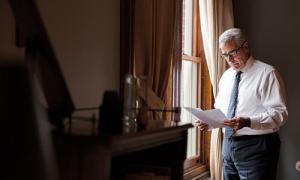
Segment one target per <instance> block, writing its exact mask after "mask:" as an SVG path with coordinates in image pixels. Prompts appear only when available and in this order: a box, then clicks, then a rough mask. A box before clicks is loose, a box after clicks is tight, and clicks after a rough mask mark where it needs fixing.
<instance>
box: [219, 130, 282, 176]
mask: <svg viewBox="0 0 300 180" xmlns="http://www.w3.org/2000/svg"><path fill="white" fill-rule="evenodd" d="M279 150H280V139H279V135H278V134H277V133H272V134H267V135H256V136H240V137H230V138H224V140H223V150H222V156H223V176H224V180H236V179H238V180H276V170H277V162H278V158H279Z"/></svg>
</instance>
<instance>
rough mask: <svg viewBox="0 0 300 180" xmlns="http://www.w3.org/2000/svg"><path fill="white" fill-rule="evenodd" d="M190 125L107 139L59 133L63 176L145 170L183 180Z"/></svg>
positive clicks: (90, 178)
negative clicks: (60, 134)
mask: <svg viewBox="0 0 300 180" xmlns="http://www.w3.org/2000/svg"><path fill="white" fill-rule="evenodd" d="M190 127H192V125H191V124H171V123H165V124H164V125H162V126H160V127H156V128H153V129H150V130H143V131H139V132H135V133H128V134H123V135H114V136H110V137H108V138H105V139H99V137H96V136H94V137H90V136H89V137H88V136H75V135H64V136H57V137H56V138H55V139H56V140H55V147H56V156H57V161H58V171H59V174H60V177H61V178H60V179H63V180H75V179H76V180H77V179H79V180H85V179H86V180H94V179H95V180H102V179H105V180H107V179H126V177H129V175H132V174H135V175H139V174H140V173H144V172H146V173H151V175H152V176H154V177H155V176H156V175H157V176H160V177H169V179H172V180H176V179H183V161H184V160H185V158H186V145H187V130H188V128H190ZM127 179H130V178H127ZM166 179H167V178H166Z"/></svg>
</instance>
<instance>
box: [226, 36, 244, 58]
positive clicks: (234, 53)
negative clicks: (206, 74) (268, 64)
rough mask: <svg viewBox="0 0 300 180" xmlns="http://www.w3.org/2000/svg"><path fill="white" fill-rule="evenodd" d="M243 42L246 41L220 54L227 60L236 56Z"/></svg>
mask: <svg viewBox="0 0 300 180" xmlns="http://www.w3.org/2000/svg"><path fill="white" fill-rule="evenodd" d="M245 42H246V41H244V42H243V44H242V45H240V46H239V47H238V48H236V49H233V50H231V51H229V52H228V53H223V54H222V55H221V56H222V57H223V58H224V59H226V60H228V59H229V58H233V57H236V56H237V55H238V53H239V50H240V49H241V48H242V47H243V46H244V44H245Z"/></svg>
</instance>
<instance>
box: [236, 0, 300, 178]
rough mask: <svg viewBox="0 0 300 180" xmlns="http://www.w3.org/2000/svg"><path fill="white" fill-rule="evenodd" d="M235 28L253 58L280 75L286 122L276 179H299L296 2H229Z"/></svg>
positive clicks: (299, 11)
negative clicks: (246, 38)
mask: <svg viewBox="0 0 300 180" xmlns="http://www.w3.org/2000/svg"><path fill="white" fill-rule="evenodd" d="M233 5H234V15H235V25H236V26H237V27H241V28H244V29H245V30H246V32H247V33H248V35H249V41H250V47H251V49H252V54H253V55H254V57H255V58H257V59H260V60H262V61H264V62H266V63H269V64H271V65H274V66H275V67H276V68H277V69H278V70H279V72H280V73H281V75H282V76H283V78H284V80H285V84H286V92H287V98H288V110H289V120H288V122H287V123H286V124H285V125H284V126H283V127H282V128H281V130H280V136H281V141H282V143H281V155H280V161H279V166H278V168H279V169H278V179H279V180H297V179H300V172H299V171H296V169H295V163H296V162H297V161H299V160H300V111H299V102H300V94H299V93H300V35H299V33H300V20H299V17H300V1H298V0H284V1H282V0H272V1H270V0H233Z"/></svg>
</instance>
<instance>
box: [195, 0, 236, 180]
mask: <svg viewBox="0 0 300 180" xmlns="http://www.w3.org/2000/svg"><path fill="white" fill-rule="evenodd" d="M199 11H200V23H201V32H202V38H203V46H204V53H205V57H206V61H207V65H208V69H209V76H210V79H211V83H212V86H213V94H214V96H216V94H217V91H218V83H219V80H220V78H221V75H222V74H223V72H224V71H225V70H226V62H225V61H224V60H222V59H221V56H220V55H221V54H220V50H219V44H218V38H219V35H220V34H221V33H222V32H223V31H224V30H226V29H228V28H230V27H233V10H232V0H199ZM222 136H223V134H222V129H221V128H219V129H214V130H212V132H211V147H210V171H211V179H212V180H221V179H223V177H222Z"/></svg>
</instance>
